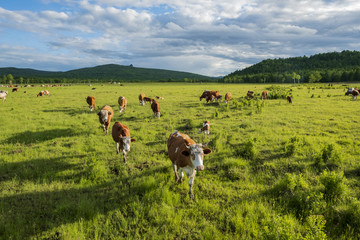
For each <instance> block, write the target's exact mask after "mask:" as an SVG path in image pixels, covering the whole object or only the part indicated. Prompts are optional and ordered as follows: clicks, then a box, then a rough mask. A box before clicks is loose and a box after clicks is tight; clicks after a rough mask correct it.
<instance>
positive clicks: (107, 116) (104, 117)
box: [98, 105, 114, 135]
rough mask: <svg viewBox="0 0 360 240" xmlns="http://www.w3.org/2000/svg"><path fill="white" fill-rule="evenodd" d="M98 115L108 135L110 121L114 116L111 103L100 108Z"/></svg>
mask: <svg viewBox="0 0 360 240" xmlns="http://www.w3.org/2000/svg"><path fill="white" fill-rule="evenodd" d="M98 116H99V121H100V123H101V125H102V127H103V129H104V131H106V135H108V133H109V126H110V122H111V119H112V118H113V116H114V110H113V109H112V107H110V106H109V105H104V106H103V107H102V108H101V109H100V112H98Z"/></svg>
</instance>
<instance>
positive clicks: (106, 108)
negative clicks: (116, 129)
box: [101, 105, 114, 116]
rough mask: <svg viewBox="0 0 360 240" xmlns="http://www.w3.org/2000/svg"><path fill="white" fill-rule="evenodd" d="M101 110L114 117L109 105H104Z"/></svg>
mask: <svg viewBox="0 0 360 240" xmlns="http://www.w3.org/2000/svg"><path fill="white" fill-rule="evenodd" d="M101 110H106V111H108V112H110V113H111V116H113V115H114V110H113V109H112V107H110V106H109V105H104V106H103V107H102V108H101Z"/></svg>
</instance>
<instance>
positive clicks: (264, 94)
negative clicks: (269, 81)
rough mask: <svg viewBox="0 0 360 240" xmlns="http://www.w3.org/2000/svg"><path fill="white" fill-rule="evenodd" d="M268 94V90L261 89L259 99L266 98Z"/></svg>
mask: <svg viewBox="0 0 360 240" xmlns="http://www.w3.org/2000/svg"><path fill="white" fill-rule="evenodd" d="M268 95H269V93H268V91H263V92H262V93H261V100H264V99H267V97H268Z"/></svg>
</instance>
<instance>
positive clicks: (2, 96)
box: [0, 90, 8, 102]
mask: <svg viewBox="0 0 360 240" xmlns="http://www.w3.org/2000/svg"><path fill="white" fill-rule="evenodd" d="M7 95H8V91H3V90H0V99H2V100H3V102H5V101H6V96H7Z"/></svg>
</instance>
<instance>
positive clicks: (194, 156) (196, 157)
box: [181, 144, 212, 171]
mask: <svg viewBox="0 0 360 240" xmlns="http://www.w3.org/2000/svg"><path fill="white" fill-rule="evenodd" d="M205 146H206V144H205V145H202V144H193V145H191V146H186V147H187V148H188V150H185V151H183V152H182V153H181V154H182V155H184V156H187V157H188V156H190V160H191V163H192V165H193V166H194V168H195V170H197V171H202V170H204V165H203V157H204V155H208V154H210V153H211V152H212V151H211V149H210V148H205V149H203V147H205Z"/></svg>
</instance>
